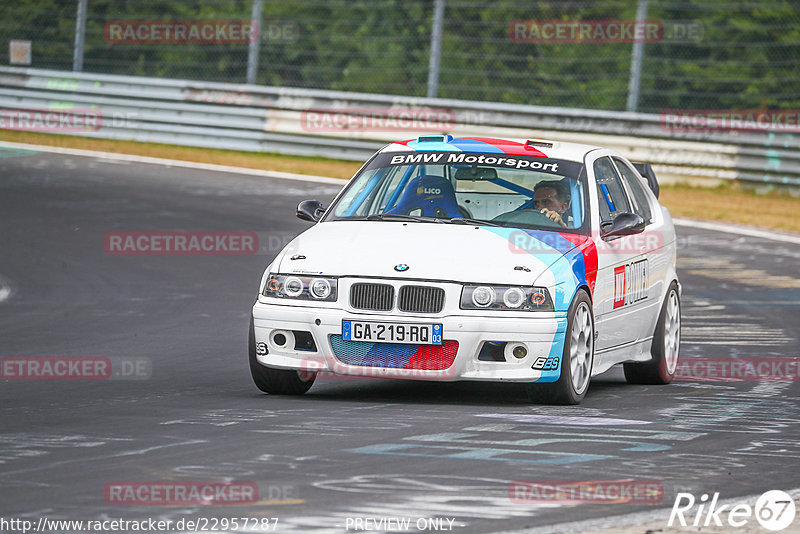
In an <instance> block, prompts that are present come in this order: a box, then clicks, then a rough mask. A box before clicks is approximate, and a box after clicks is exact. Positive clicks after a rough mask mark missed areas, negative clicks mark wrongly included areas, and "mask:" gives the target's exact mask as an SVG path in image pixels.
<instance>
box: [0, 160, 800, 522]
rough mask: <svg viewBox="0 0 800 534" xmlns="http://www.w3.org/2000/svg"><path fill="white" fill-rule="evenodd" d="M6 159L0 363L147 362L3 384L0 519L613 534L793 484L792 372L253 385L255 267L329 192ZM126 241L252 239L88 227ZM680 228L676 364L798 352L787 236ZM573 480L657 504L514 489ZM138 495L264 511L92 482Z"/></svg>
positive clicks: (186, 173) (199, 174) (798, 318)
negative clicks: (166, 243) (523, 383)
mask: <svg viewBox="0 0 800 534" xmlns="http://www.w3.org/2000/svg"><path fill="white" fill-rule="evenodd" d="M0 155H2V156H3V157H2V158H0V300H2V302H0V356H2V357H5V358H8V357H33V356H37V357H38V356H69V357H82V356H85V357H108V358H111V359H112V361H114V362H115V364H114V365H115V366H116V367H115V370H117V369H122V367H121V366H122V365H123V364H122V363H121V362H122V361H127V362H140V363H141V362H144V363H143V364H141V365H143V366H144V367H140V368H139V374H138V375H135V376H116V377H112V378H111V379H109V380H91V381H89V380H81V381H74V380H72V381H52V380H48V381H43V380H25V381H20V380H6V381H2V382H0V401H1V402H0V428H1V429H2V432H0V517H2V518H6V519H8V518H28V519H34V520H36V519H38V518H40V517H47V518H49V519H74V520H89V519H113V518H127V519H144V518H156V519H171V520H173V521H175V520H178V519H180V518H184V519H185V518H200V517H206V518H211V517H216V518H234V517H248V518H268V517H269V518H271V517H277V518H279V522H278V525H277V529H276V530H275V531H277V532H311V531H313V532H344V531H346V529H347V527H351V528H350V530H351V531H352V530H353V527H355V526H356V525H357V524H356V523H355V521H354V520H355V519H356V518H361V519H362V520H364V519H366V518H371V519H372V520H373V521H379V520H381V519H388V518H410V519H411V520H412V523H411V529H410V531H418V530H417V528H416V525H415V522H416V521H417V520H418V519H419V518H439V519H442V523H441V525H442V526H445V527H447V526H449V525H450V524H452V527H451V528H452V530H455V531H458V532H494V531H503V530H513V529H521V528H526V527H542V528H543V529H544V530H559V529H560V528H563V527H558V525H559V524H562V523H564V522H567V521H570V522H571V521H581V520H598V523H597V524H598V525H600V526H605V527H607V528H608V529H609V530H608V531H610V532H613V531H614V530H615V525H618V524H621V523H620V522H619V521H620V520H619V519H618V517H619V516H622V515H626V514H630V513H634V512H637V513H639V515H640V516H642V515H644V516H645V517H647V518H650V519H651V520H653V521H663V523H664V526H666V520H667V517H668V514H669V509H670V508H671V506H672V504H673V501H674V499H675V495H676V494H677V493H678V492H689V493H693V494H694V495H696V496H697V497H698V498H699V496H700V495H701V494H702V493H704V492H719V493H720V497H719V498H720V499H733V498H737V497H743V496H750V495H757V494H760V493H762V492H764V491H766V490H772V489H782V490H786V491H789V490H792V489H794V488H798V487H800V473H799V472H798V471H799V470H798V465H799V464H800V462H798V456H799V455H800V402H799V401H798V397H799V396H800V382H798V381H797V380H794V381H786V380H771V381H764V380H761V381H758V380H749V379H748V380H741V381H731V380H721V381H720V380H717V381H709V380H702V379H696V380H683V381H679V382H675V383H673V384H671V385H669V386H659V387H656V386H633V385H627V384H626V383H625V381H624V379H623V377H622V373H621V371H620V370H619V369H612V370H611V371H610V372H608V373H606V374H605V375H603V376H602V377H599V378H597V379H595V380H594V381H593V382H592V385H591V388H590V390H589V393H588V395H587V397H586V399H585V400H584V402H583V403H582V404H581V405H580V406H574V407H553V406H541V405H532V404H530V403H529V402H528V400H527V398H526V396H525V393H524V391H523V389H522V387H520V386H518V385H513V384H485V383H444V384H443V383H426V382H415V381H413V382H412V381H381V380H372V379H370V380H319V381H318V382H317V383H316V384H315V385H314V387H313V388H312V389H311V391H310V392H309V393H308V394H306V395H305V396H302V397H279V396H268V395H264V394H261V393H260V392H259V391H258V390H257V389H256V388H255V387H254V385H253V383H252V381H251V378H250V375H249V370H248V366H247V327H248V318H249V309H250V307H251V305H252V302H253V300H254V297H255V294H256V292H257V289H258V287H257V286H258V283H259V279H260V276H261V273H262V271H263V269H264V267H265V266H266V265H267V263H268V262H269V260H271V258H272V257H273V255H274V254H275V253H277V251H278V249H279V248H280V247H281V246H282V245H283V244H284V243H286V242H287V241H288V240H289V239H290V238H291V237H292V236H294V235H296V234H297V233H299V232H300V231H302V230H303V229H305V228H306V227H307V223H304V222H302V221H300V220H298V219H297V218H295V217H294V207H295V206H296V205H297V203H298V202H299V201H300V200H303V199H306V198H318V199H320V200H323V201H325V202H327V201H329V200H330V199H331V198H332V197H333V195H334V194H335V193H336V189H337V188H336V186H333V185H329V184H318V183H307V182H297V181H287V180H273V179H265V178H263V177H249V176H242V175H233V174H220V173H214V172H209V171H204V170H196V169H184V168H177V167H165V166H159V165H149V164H141V163H139V164H137V163H128V162H120V161H115V160H110V159H102V158H90V157H74V156H65V155H57V154H49V153H43V152H41V153H36V152H25V151H18V150H3V151H1V153H0ZM125 231H215V232H226V231H247V232H255V233H257V234H258V236H259V243H260V247H261V249H260V251H259V253H257V254H253V255H238V256H237V255H193V256H176V255H112V254H108V253H107V252H106V251H105V249H104V236H105V235H106V234H107V233H108V232H125ZM679 233H680V238H681V247H680V251H679V255H680V261H679V268H680V270H679V275H680V277H681V281H682V283H683V325H684V329H683V342H682V353H681V356H682V358H683V361H692V359H696V358H723V359H745V360H746V359H749V358H778V359H780V360H778V361H781V362H782V361H789V360H788V359H791V358H794V359H796V358H797V357H798V348H797V344H798V338H800V282H798V280H800V267H799V266H800V245H797V244H791V243H784V242H775V241H771V240H767V239H759V238H754V237H739V236H737V235H735V234H730V233H719V232H714V231H708V230H699V229H693V228H691V227H683V226H682V227H680V228H679ZM128 371H130V369H128ZM115 372H116V371H115ZM777 372H780V371H776V373H777ZM795 378H796V377H795ZM578 480H637V481H641V480H649V481H657V482H658V483H659V484H661V485H662V487H663V489H664V496H663V500H662V502H660V503H656V504H638V503H630V502H629V503H613V502H612V503H609V502H605V503H584V504H575V503H554V502H545V503H542V502H514V500H512V499H511V498H510V495H509V485H510V484H511V483H513V482H514V481H578ZM143 481H149V482H153V481H156V482H165V481H180V482H193V481H199V482H208V481H216V482H221V481H228V482H237V483H239V482H249V483H254V484H256V485H257V486H258V502H257V503H255V504H249V505H243V506H237V505H226V506H215V505H185V504H184V505H173V506H165V505H120V504H117V503H109V502H107V499H106V496H105V495H104V489H105V488H106V487H107V485H109V484H111V483H115V482H143ZM798 515H799V516H800V514H798ZM446 519H450V520H452V523H450V522H448V521H446ZM362 525H364V526H373V527H374V526H375V523H371V524H370V523H362ZM798 525H800V517H798V518H796V519H795V523H794V527H797V526H798ZM218 530H223V529H219V528H218ZM229 530H230V529H229ZM239 530H242V529H239ZM568 530H570V531H575V530H574V529H572V528H570V529H568ZM6 531H8V532H12V531H13V530H4V532H6Z"/></svg>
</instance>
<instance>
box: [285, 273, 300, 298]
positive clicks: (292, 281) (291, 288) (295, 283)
mask: <svg viewBox="0 0 800 534" xmlns="http://www.w3.org/2000/svg"><path fill="white" fill-rule="evenodd" d="M283 290H284V291H285V292H286V294H287V295H289V296H290V297H296V296H297V295H299V294H300V293H302V292H303V281H302V280H300V279H299V278H298V277H296V276H290V277H289V278H287V279H286V283H285V284H284V286H283Z"/></svg>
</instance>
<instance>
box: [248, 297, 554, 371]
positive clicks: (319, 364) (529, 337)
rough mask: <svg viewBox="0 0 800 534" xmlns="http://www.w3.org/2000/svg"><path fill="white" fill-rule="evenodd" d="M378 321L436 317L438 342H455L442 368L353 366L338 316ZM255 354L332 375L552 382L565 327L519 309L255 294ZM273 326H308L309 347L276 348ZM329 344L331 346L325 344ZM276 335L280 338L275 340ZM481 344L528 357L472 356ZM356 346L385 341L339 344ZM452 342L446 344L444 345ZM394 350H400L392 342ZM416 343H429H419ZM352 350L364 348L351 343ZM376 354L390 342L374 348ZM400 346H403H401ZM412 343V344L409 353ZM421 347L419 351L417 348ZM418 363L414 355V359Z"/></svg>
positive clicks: (288, 331)
mask: <svg viewBox="0 0 800 534" xmlns="http://www.w3.org/2000/svg"><path fill="white" fill-rule="evenodd" d="M343 319H353V320H362V321H381V322H399V323H441V324H442V326H443V331H444V340H445V343H447V342H448V341H455V342H457V343H458V348H457V350H456V353H455V357H454V358H452V363H451V364H449V366H448V367H447V368H439V369H436V370H431V369H430V368H424V367H425V366H424V365H423V366H416V367H412V368H409V367H396V366H376V365H375V364H374V363H373V364H371V365H352V364H351V363H352V361H351V363H345V362H344V361H342V359H344V360H347V358H342V359H340V357H341V356H342V354H341V350H342V341H341V338H340V337H339V338H337V336H341V334H342V320H343ZM253 324H254V328H255V341H256V347H258V349H257V350H256V358H257V360H258V362H260V363H261V364H263V365H266V366H268V367H274V368H277V369H295V370H299V371H310V372H329V373H333V374H335V375H349V376H361V377H376V378H393V379H413V380H437V381H457V380H484V381H496V382H501V381H511V382H555V381H556V380H558V378H559V376H560V363H561V356H562V354H563V348H564V337H565V332H566V325H567V320H566V315H565V314H563V313H560V314H559V313H539V312H525V313H523V314H519V313H518V314H514V315H508V314H500V313H498V314H497V315H494V314H492V315H491V316H489V315H488V314H487V315H483V316H481V315H477V314H475V315H469V314H463V315H453V314H450V315H436V316H432V315H410V314H402V315H397V314H391V313H387V314H380V313H372V312H370V313H363V312H354V311H352V310H344V309H341V308H337V307H320V306H298V305H282V304H275V303H272V302H264V299H259V301H258V302H256V303H255V304H254V306H253ZM276 331H280V332H282V333H283V334H284V337H286V336H287V335H288V336H292V335H293V334H292V332H294V331H297V332H309V333H310V335H311V337H313V340H314V346H315V348H316V350H295V347H294V346H293V344H292V343H291V342H289V343H285V344H284V346H278V345H277V344H276V343H275V341H274V339H273V337H274V335H275V333H276ZM332 336H334V338H333V340H334V341H335V342H336V347H337V349H336V350H339V356H340V357H337V353H336V350H335V349H334V346H333V345H332ZM279 339H280V338H279ZM485 342H510V343H523V344H524V345H525V347H526V348H527V356H525V357H524V358H522V359H518V358H515V357H511V356H507V357H506V361H485V360H479V359H478V356H479V354H480V351H481V348H482V347H483V345H484V343H485ZM344 343H345V344H356V345H351V346H352V347H356V346H357V345H376V346H377V345H384V344H371V343H367V344H365V343H363V342H344ZM449 346H450V347H452V346H453V344H452V343H450V344H449ZM394 347H395V348H398V349H399V348H400V347H397V346H394ZM420 347H428V348H430V347H431V346H426V345H421V346H420ZM356 348H358V350H361V348H363V349H364V350H366V349H367V348H368V347H356ZM377 348H378V349H379V350H381V351H382V352H383V353H386V351H387V350H391V348H392V347H386V346H383V347H377ZM403 348H406V347H403ZM413 350H414V348H413V347H411V351H412V352H413ZM425 352H426V350H423V351H418V352H417V354H420V353H422V354H423V356H422V357H423V358H424V353H425ZM415 361H416V362H419V358H415Z"/></svg>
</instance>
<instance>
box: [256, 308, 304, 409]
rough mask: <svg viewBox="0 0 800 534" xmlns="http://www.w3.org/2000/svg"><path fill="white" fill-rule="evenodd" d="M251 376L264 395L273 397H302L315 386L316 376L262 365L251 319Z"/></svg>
mask: <svg viewBox="0 0 800 534" xmlns="http://www.w3.org/2000/svg"><path fill="white" fill-rule="evenodd" d="M247 344H248V352H249V360H250V374H251V375H252V376H253V382H255V384H256V387H257V388H258V389H260V390H261V391H263V392H264V393H271V394H273V395H302V394H303V393H305V392H306V391H308V390H309V389H311V386H312V385H313V384H314V379H315V378H316V375H315V374H313V373H303V374H302V375H301V374H300V373H299V372H298V371H291V370H287V369H273V368H271V367H265V366H264V365H261V364H260V363H259V361H258V359H256V330H255V326H254V325H253V318H252V317H250V336H249V338H248V343H247Z"/></svg>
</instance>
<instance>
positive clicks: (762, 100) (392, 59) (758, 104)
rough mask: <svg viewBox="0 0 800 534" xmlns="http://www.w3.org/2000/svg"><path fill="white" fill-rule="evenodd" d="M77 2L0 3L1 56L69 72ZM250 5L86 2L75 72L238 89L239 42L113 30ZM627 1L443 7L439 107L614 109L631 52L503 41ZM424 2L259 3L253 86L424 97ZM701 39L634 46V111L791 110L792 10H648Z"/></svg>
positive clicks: (242, 67)
mask: <svg viewBox="0 0 800 534" xmlns="http://www.w3.org/2000/svg"><path fill="white" fill-rule="evenodd" d="M77 3H78V2H77V0H0V46H3V47H4V46H5V43H7V41H8V40H10V39H30V40H32V41H33V61H34V64H33V66H34V67H39V68H55V69H65V70H69V69H70V68H71V65H72V53H73V42H74V33H75V15H76V11H77ZM251 6H252V3H251V0H230V1H228V0H89V16H88V22H87V31H86V52H85V56H84V70H86V71H91V72H103V73H114V74H133V75H140V76H155V77H169V78H186V79H196V80H208V81H223V82H236V83H241V82H244V81H245V74H246V71H247V54H248V46H247V44H192V45H189V44H181V45H176V44H118V43H110V42H107V41H106V39H105V37H104V33H103V28H104V26H105V24H106V23H108V22H110V21H116V20H151V21H158V20H240V21H246V20H249V18H250V12H251ZM636 7H637V2H636V0H597V1H588V0H586V1H580V0H538V1H527V2H525V1H517V0H495V1H488V0H487V1H479V0H447V2H446V10H445V23H444V27H443V40H442V59H441V74H440V83H439V96H441V97H445V98H460V99H469V100H480V101H499V102H509V103H519V104H534V105H544V106H563V107H576V108H592V109H611V110H619V109H624V108H625V104H626V100H627V93H628V83H629V75H630V70H631V54H632V47H633V45H632V44H631V43H592V42H574V43H554V42H549V43H530V42H514V40H513V39H512V38H511V36H510V32H509V30H510V25H511V24H512V23H513V22H514V21H531V20H534V21H550V20H560V21H566V22H570V21H587V20H632V19H634V18H635V17H636ZM432 16H433V0H328V1H326V0H297V1H295V2H286V1H285V0H264V8H263V17H262V21H261V28H262V35H261V38H260V55H259V72H258V83H260V84H267V85H275V86H286V87H310V88H323V89H335V90H343V91H360V92H372V93H382V94H398V95H409V96H424V95H425V94H426V88H427V79H428V65H429V56H430V41H431V20H432ZM647 18H648V20H652V21H661V22H665V23H667V24H669V23H672V22H677V23H679V24H688V25H694V27H700V28H701V29H702V35H701V36H699V37H697V36H695V37H694V38H691V39H683V40H677V41H669V40H662V41H659V42H648V43H646V44H645V45H644V61H643V68H642V77H641V96H640V105H639V110H640V111H646V112H659V111H660V110H663V109H670V108H675V109H731V108H733V109H753V108H783V109H798V108H800V76H798V67H799V66H800V2H797V1H796V0H762V1H758V2H753V1H723V0H704V1H702V2H700V1H696V0H650V2H649V12H648V17H647ZM0 50H2V48H0Z"/></svg>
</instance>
